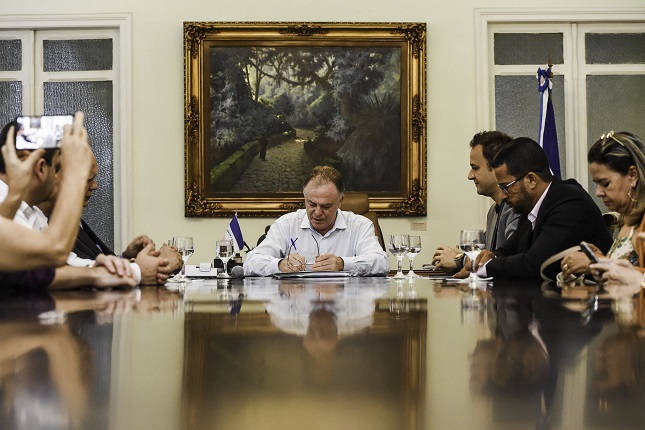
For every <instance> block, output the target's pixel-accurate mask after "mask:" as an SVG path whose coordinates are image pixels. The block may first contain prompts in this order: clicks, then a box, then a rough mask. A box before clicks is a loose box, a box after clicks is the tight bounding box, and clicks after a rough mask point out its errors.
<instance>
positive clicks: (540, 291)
mask: <svg viewBox="0 0 645 430" xmlns="http://www.w3.org/2000/svg"><path fill="white" fill-rule="evenodd" d="M412 291H414V294H410V292H412ZM595 291H596V289H595V288H593V287H587V286H581V287H579V288H567V289H566V290H560V289H558V288H556V287H554V286H552V285H548V284H541V283H535V282H531V281H521V280H516V281H512V282H504V281H501V280H494V281H493V282H491V283H488V284H486V289H482V290H478V291H476V294H477V296H478V299H479V303H480V304H481V306H478V307H463V306H462V298H463V297H466V296H467V295H472V291H471V290H470V289H468V285H467V284H464V285H461V284H456V285H455V283H450V282H442V281H438V282H433V281H430V280H428V279H417V280H415V281H414V282H413V283H412V284H411V283H409V282H406V281H403V282H395V281H391V280H388V279H385V278H347V279H325V280H316V279H310V280H304V281H303V280H297V279H296V280H275V279H270V278H247V279H240V280H225V281H220V280H212V281H201V280H199V281H195V282H193V283H191V284H190V286H189V287H187V288H186V290H185V291H180V292H171V291H168V290H166V289H164V288H145V289H141V290H133V291H118V290H115V291H104V292H96V291H75V292H56V293H45V292H40V293H38V292H33V293H23V294H19V295H16V294H12V295H7V294H4V295H3V294H2V293H0V339H1V340H2V341H1V342H0V401H1V403H2V409H1V410H0V428H2V429H14V428H15V429H25V428H28V429H59V428H60V429H68V428H72V429H99V430H100V429H119V430H121V429H137V430H139V429H155V430H158V429H168V430H175V429H180V428H184V429H193V428H235V429H255V428H268V429H274V428H275V429H277V428H280V429H285V428H286V429H291V428H293V429H296V428H297V429H300V428H303V427H307V428H321V429H322V428H352V429H362V428H366V429H379V428H383V429H391V428H396V429H426V428H428V429H435V428H438V429H443V428H478V429H498V428H512V429H535V428H549V429H567V430H568V429H588V428H599V429H604V428H642V423H643V422H645V409H644V408H642V405H643V404H645V388H644V385H645V343H644V340H643V339H644V336H643V334H645V330H644V327H645V304H644V301H643V298H642V297H638V298H631V297H628V298H621V299H620V300H618V301H616V300H611V299H609V298H608V297H606V296H604V295H602V294H601V295H599V297H598V310H597V311H595V312H594V313H593V315H592V316H591V318H583V317H582V315H583V313H584V311H585V308H586V306H587V303H588V299H589V298H590V297H592V296H593V295H594V294H595Z"/></svg>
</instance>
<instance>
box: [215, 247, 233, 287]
mask: <svg viewBox="0 0 645 430" xmlns="http://www.w3.org/2000/svg"><path fill="white" fill-rule="evenodd" d="M215 256H216V257H217V258H219V259H220V260H222V263H224V271H223V272H222V275H221V277H222V278H230V277H231V275H229V274H228V267H227V266H228V260H230V259H231V258H232V257H233V241H231V240H218V241H217V242H215Z"/></svg>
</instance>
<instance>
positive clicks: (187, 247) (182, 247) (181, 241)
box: [172, 236, 195, 282]
mask: <svg viewBox="0 0 645 430" xmlns="http://www.w3.org/2000/svg"><path fill="white" fill-rule="evenodd" d="M172 246H174V247H175V248H177V251H179V253H180V254H181V259H182V260H183V264H182V265H181V275H179V276H178V277H177V282H190V281H189V279H188V278H187V277H186V261H188V259H189V258H190V256H191V255H193V253H194V252H195V248H194V247H193V238H192V237H190V236H183V237H182V236H178V237H173V238H172Z"/></svg>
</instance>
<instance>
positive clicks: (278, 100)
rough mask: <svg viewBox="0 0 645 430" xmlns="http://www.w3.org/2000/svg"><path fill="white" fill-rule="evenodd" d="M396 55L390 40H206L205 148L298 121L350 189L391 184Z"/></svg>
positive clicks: (394, 185)
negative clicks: (238, 43)
mask: <svg viewBox="0 0 645 430" xmlns="http://www.w3.org/2000/svg"><path fill="white" fill-rule="evenodd" d="M400 59H401V52H400V49H399V48H395V47H322V46H321V47H306V48H304V47H226V48H221V47H220V48H212V52H211V150H212V152H217V151H218V150H224V151H233V150H235V149H236V148H237V147H239V146H241V145H243V144H244V143H246V142H248V141H250V140H253V139H257V137H258V136H259V134H260V133H261V132H267V133H268V134H272V133H277V132H281V131H284V130H287V129H290V128H292V127H299V128H306V129H310V130H314V131H315V133H316V138H315V139H314V142H313V143H312V145H315V146H316V149H317V151H316V153H317V154H320V153H326V154H328V155H329V156H330V157H332V158H333V159H335V160H336V162H335V164H336V167H338V168H339V169H340V170H341V172H342V173H343V174H344V175H345V176H346V177H347V178H348V186H349V188H350V189H354V190H385V191H390V190H391V191H399V189H400V176H401V175H400V172H401V170H400V169H401V166H400V160H401V156H400V153H401V133H400V126H401V124H400V122H401V106H400V75H401V70H400V62H401V61H400Z"/></svg>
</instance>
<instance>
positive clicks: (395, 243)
mask: <svg viewBox="0 0 645 430" xmlns="http://www.w3.org/2000/svg"><path fill="white" fill-rule="evenodd" d="M408 243H409V242H408V235H407V234H391V235H390V243H389V248H390V252H391V253H392V255H393V256H394V257H395V258H396V261H397V262H398V263H399V269H398V270H397V272H396V275H394V276H393V277H392V279H405V275H404V274H403V270H402V268H401V266H402V264H403V257H404V256H405V253H406V252H408Z"/></svg>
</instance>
